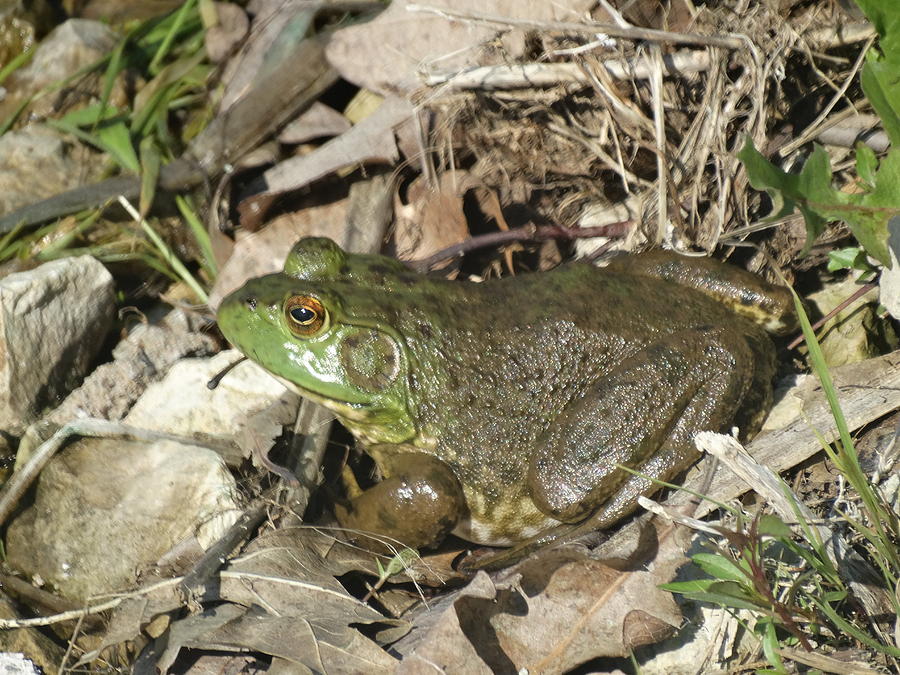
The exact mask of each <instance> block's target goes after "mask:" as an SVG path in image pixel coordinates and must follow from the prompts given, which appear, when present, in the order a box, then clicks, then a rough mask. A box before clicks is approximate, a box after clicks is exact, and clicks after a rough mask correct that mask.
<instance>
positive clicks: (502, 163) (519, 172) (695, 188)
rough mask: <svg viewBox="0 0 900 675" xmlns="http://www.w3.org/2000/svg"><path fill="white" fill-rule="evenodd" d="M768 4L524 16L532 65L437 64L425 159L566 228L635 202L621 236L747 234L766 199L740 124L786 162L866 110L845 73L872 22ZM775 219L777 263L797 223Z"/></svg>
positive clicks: (827, 6) (681, 242)
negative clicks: (609, 32)
mask: <svg viewBox="0 0 900 675" xmlns="http://www.w3.org/2000/svg"><path fill="white" fill-rule="evenodd" d="M710 4H711V5H712V3H710ZM778 5H779V3H774V2H767V3H756V2H746V1H737V0H735V1H730V2H722V3H718V4H717V6H715V8H709V7H707V8H700V9H697V10H696V13H695V14H694V16H693V18H692V19H691V20H690V21H689V22H687V23H686V24H685V25H683V26H682V27H681V30H682V32H681V33H677V32H674V33H675V34H676V37H674V38H671V39H665V40H659V41H656V40H653V41H643V42H635V41H633V40H630V39H616V40H614V41H613V40H598V39H597V37H596V36H595V35H592V34H591V32H590V30H589V29H588V28H585V29H584V30H582V31H576V30H573V29H572V26H571V25H568V24H567V25H565V26H561V25H559V24H547V25H545V26H542V27H540V28H538V27H531V28H532V32H531V33H530V40H531V43H530V44H532V45H533V47H534V49H533V50H532V53H530V54H529V56H530V59H529V61H528V63H521V64H513V63H510V64H509V65H508V66H507V67H505V69H503V68H500V69H480V70H479V71H477V73H475V76H476V77H473V73H432V74H431V80H432V81H433V82H436V83H437V82H443V83H442V84H435V85H434V86H433V87H431V88H429V89H428V90H426V91H424V92H423V93H422V95H421V98H420V101H421V105H422V106H423V107H424V108H426V109H428V110H430V111H431V112H432V113H434V115H435V120H436V123H435V126H434V129H435V131H434V134H433V136H432V138H433V145H432V147H434V148H436V152H435V153H434V161H435V163H436V164H437V166H438V168H439V169H440V168H442V167H450V166H456V167H460V166H466V167H469V168H470V169H471V171H472V172H473V173H475V174H476V175H477V176H479V177H480V178H481V179H482V180H483V181H484V182H485V183H486V184H487V185H490V186H493V187H494V188H495V189H496V190H497V192H498V194H499V195H500V197H501V201H502V202H503V203H504V204H507V205H508V204H514V203H521V204H527V205H528V206H530V207H532V208H534V209H536V210H537V212H538V213H539V214H540V215H541V216H542V217H543V218H545V219H546V220H548V221H552V222H556V223H560V224H563V225H567V226H578V225H579V224H582V222H583V220H584V216H585V214H586V213H592V212H593V213H596V212H597V210H598V209H601V210H602V209H603V208H605V205H608V204H614V203H618V202H621V201H623V200H626V199H629V200H630V202H631V203H633V204H637V205H639V207H638V208H639V211H640V215H639V218H638V219H637V220H638V227H639V236H636V237H630V238H629V246H642V245H645V244H646V245H649V244H650V243H654V244H660V243H661V244H664V245H668V246H674V247H677V248H699V249H703V250H712V249H713V248H715V247H716V245H717V244H718V243H720V242H722V241H723V239H726V238H728V237H732V236H735V235H738V236H740V237H741V238H745V237H747V236H748V233H749V232H752V231H753V230H756V229H759V228H758V226H757V225H755V223H754V221H756V220H757V219H758V218H759V217H760V216H761V215H765V213H764V212H765V208H766V207H765V206H764V205H763V204H761V201H760V197H759V195H758V194H757V193H755V191H753V190H751V189H749V185H748V181H747V176H746V173H745V172H744V171H743V169H742V168H741V166H740V163H739V162H738V160H737V159H736V157H735V154H736V152H737V150H738V149H739V148H740V147H741V145H742V144H743V142H744V139H745V137H747V136H749V137H750V138H752V140H753V142H754V144H755V145H756V146H757V147H758V148H761V149H762V150H763V152H765V153H769V154H771V153H774V152H776V151H777V150H778V149H779V148H785V150H786V153H785V154H786V155H787V157H786V160H785V161H786V162H787V165H790V164H791V163H792V162H794V161H795V159H796V158H797V157H798V156H802V155H803V154H805V153H806V152H808V151H809V148H810V146H809V143H808V142H809V141H810V140H812V139H814V138H815V137H816V136H817V135H818V133H820V132H821V131H822V130H823V129H825V128H827V127H828V126H830V125H831V120H832V119H833V118H835V117H837V116H840V117H844V118H846V116H847V115H848V114H851V115H856V114H858V113H859V112H863V111H865V109H866V108H867V104H866V103H865V101H864V100H863V99H862V94H861V93H860V92H859V91H858V87H857V85H856V84H855V81H856V79H855V75H856V71H857V68H858V56H859V54H860V52H861V50H862V49H863V48H864V46H865V42H864V40H865V39H866V33H865V32H864V31H859V30H857V29H856V27H855V26H853V25H849V26H848V23H849V22H850V21H851V20H852V17H848V16H846V15H845V14H844V13H842V9H841V8H840V7H839V6H838V5H837V3H836V2H822V3H799V4H798V3H796V2H795V3H786V2H782V3H780V6H781V7H780V8H779V6H778ZM476 18H477V19H478V20H480V21H483V20H484V17H473V18H471V19H466V18H465V17H458V20H462V21H465V20H473V21H474V20H476ZM848 34H849V35H850V38H849V39H850V40H852V42H851V43H849V44H848V42H847V38H846V37H842V35H844V36H846V35H848ZM678 35H683V36H687V37H689V38H690V39H689V40H688V39H687V37H686V38H685V41H688V42H691V43H692V44H691V45H690V46H686V45H684V44H675V43H676V42H678V41H679V40H678V37H677V36H678ZM704 36H708V38H706V37H704ZM707 39H708V41H709V44H706V45H704V44H703V42H704V40H707ZM720 44H727V45H739V46H738V48H734V47H732V46H727V47H723V46H718V45H720ZM606 45H614V49H612V48H610V47H609V46H606ZM664 59H665V61H666V63H665V64H664V63H663V60H664ZM673 64H677V70H676V69H675V66H673ZM619 71H624V72H619ZM616 75H622V76H623V77H621V78H619V77H615V76H616ZM529 77H531V78H534V79H536V78H540V83H541V85H542V86H540V87H536V86H530V84H529V79H528V78H529ZM554 77H556V79H555V80H554V79H553V78H554ZM467 78H468V79H467ZM532 81H534V80H532ZM554 82H555V84H554ZM654 83H656V86H654ZM810 111H813V112H812V114H811V112H810ZM819 111H824V114H819V115H818V116H816V113H818V112H819ZM847 111H851V112H849V113H848V112H847ZM804 130H806V131H807V132H808V133H803V132H804ZM798 137H799V138H798ZM794 138H798V140H799V141H800V143H797V144H793V145H792V146H788V144H789V142H790V141H791V140H792V139H794ZM657 158H659V159H660V160H661V161H658V160H657ZM781 227H782V230H783V231H782V232H780V234H779V236H778V237H775V238H772V237H770V238H769V239H770V243H769V247H770V249H771V250H770V252H771V253H774V254H775V257H776V259H778V260H779V261H785V260H787V259H790V258H791V257H792V256H793V255H794V254H795V253H796V252H797V251H798V250H799V247H800V246H801V245H802V243H803V241H802V239H803V237H802V228H801V229H800V230H799V231H798V230H797V228H796V226H795V224H794V223H792V222H788V223H787V224H783V225H782V226H781ZM731 233H735V235H732V234H731ZM829 236H830V238H832V239H833V238H834V237H840V236H842V231H836V232H832V233H829V234H828V236H826V240H827V239H828V238H829Z"/></svg>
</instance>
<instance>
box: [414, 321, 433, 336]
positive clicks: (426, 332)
mask: <svg viewBox="0 0 900 675" xmlns="http://www.w3.org/2000/svg"><path fill="white" fill-rule="evenodd" d="M416 328H417V329H418V330H419V335H421V336H422V337H423V338H425V339H426V340H428V339H430V338H431V337H433V336H434V332H433V331H432V330H431V326H429V325H428V324H427V323H420V324H419V325H418V326H416Z"/></svg>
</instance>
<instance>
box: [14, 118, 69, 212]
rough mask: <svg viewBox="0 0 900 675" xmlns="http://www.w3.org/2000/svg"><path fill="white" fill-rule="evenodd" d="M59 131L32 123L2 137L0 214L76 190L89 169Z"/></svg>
mask: <svg viewBox="0 0 900 675" xmlns="http://www.w3.org/2000/svg"><path fill="white" fill-rule="evenodd" d="M70 149H71V144H70V143H67V142H66V141H65V140H64V137H63V135H62V134H61V133H59V132H58V131H55V130H54V129H51V128H50V127H47V126H44V125H41V124H32V125H30V126H27V127H25V128H24V129H19V130H18V131H9V132H7V133H5V134H3V135H2V136H0V214H4V213H9V212H11V211H14V210H15V209H17V208H19V207H21V206H25V205H27V204H31V203H33V202H37V201H40V200H41V199H45V198H47V197H50V196H52V195H55V194H57V193H59V192H64V191H65V190H68V189H70V188H74V187H77V186H78V185H79V184H80V182H81V180H82V179H83V178H84V174H85V172H86V167H84V166H83V163H82V162H79V161H77V160H76V159H75V158H74V157H73V156H72V154H71V152H70Z"/></svg>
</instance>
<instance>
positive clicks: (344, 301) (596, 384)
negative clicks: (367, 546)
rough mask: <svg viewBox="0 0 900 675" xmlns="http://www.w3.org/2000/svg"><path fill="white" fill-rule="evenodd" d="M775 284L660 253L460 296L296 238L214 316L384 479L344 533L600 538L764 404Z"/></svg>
mask: <svg viewBox="0 0 900 675" xmlns="http://www.w3.org/2000/svg"><path fill="white" fill-rule="evenodd" d="M791 307H792V304H791V299H790V294H789V292H788V291H787V290H786V289H784V288H779V287H776V286H771V285H769V284H766V283H764V282H763V281H761V280H760V279H758V278H757V277H755V276H754V275H752V274H750V273H748V272H745V271H743V270H740V269H737V268H734V267H731V266H728V265H724V264H721V263H718V262H716V261H714V260H711V259H707V258H684V257H681V256H678V255H676V254H673V253H667V252H662V251H659V252H653V253H649V254H643V255H639V256H633V257H622V258H618V259H616V260H614V261H613V262H612V264H610V265H609V266H608V267H606V268H603V269H599V268H596V267H594V266H591V265H588V264H583V263H572V264H567V265H563V266H560V267H558V268H557V269H555V270H553V271H551V272H544V273H534V274H525V275H521V276H516V277H509V278H505V279H501V280H493V281H486V282H484V283H471V282H461V281H447V280H444V279H433V278H430V277H426V276H424V275H421V274H417V273H414V272H411V271H410V270H408V269H407V268H406V267H404V266H403V265H402V264H401V263H400V262H398V261H396V260H393V259H391V258H387V257H384V256H378V255H354V254H350V253H345V252H344V251H342V250H341V249H340V248H339V247H338V246H337V245H336V244H334V243H333V242H331V241H330V240H327V239H321V238H308V239H303V240H301V241H300V242H299V243H297V245H296V246H295V247H294V248H293V250H292V251H291V253H290V255H289V256H288V259H287V261H286V263H285V266H284V270H283V271H282V272H279V273H276V274H270V275H267V276H264V277H260V278H257V279H252V280H250V281H248V282H247V283H246V284H245V285H244V286H243V287H242V288H241V289H239V290H237V291H235V292H234V293H232V294H231V295H229V296H228V297H227V298H226V299H225V300H224V301H223V303H222V305H221V307H220V308H219V313H218V319H219V325H220V327H221V330H222V332H223V333H224V335H225V337H226V338H227V339H228V340H229V341H230V342H231V343H232V344H234V345H235V346H236V347H237V348H238V349H240V350H241V351H242V352H243V353H244V354H246V355H247V356H248V357H249V358H250V359H252V360H253V361H256V362H257V363H259V364H260V365H262V366H263V367H264V368H266V369H267V370H268V371H270V372H271V373H273V374H274V375H276V376H278V377H280V378H281V379H283V380H286V381H288V382H289V383H291V384H293V385H294V386H295V387H296V388H297V389H298V390H299V391H300V392H301V393H302V394H303V395H304V396H307V397H309V398H311V399H313V400H315V401H317V402H319V403H321V404H322V405H324V406H326V407H328V408H330V409H331V410H332V411H334V413H335V415H336V416H337V417H338V419H339V420H340V421H341V422H342V423H343V424H344V425H345V426H346V427H347V428H348V429H349V430H350V431H351V432H352V433H353V435H354V436H355V437H356V438H357V440H358V442H359V443H360V444H361V445H362V447H363V449H364V450H365V451H366V452H367V453H368V454H370V455H371V456H372V458H373V459H374V461H375V463H376V464H377V466H378V469H379V472H380V474H381V476H382V481H381V482H380V483H377V484H376V485H375V486H374V487H372V488H370V489H369V490H366V491H365V492H362V493H361V494H357V495H354V496H353V499H352V500H351V503H350V505H349V507H346V508H341V509H339V511H338V515H339V519H340V520H341V522H342V524H343V525H345V526H347V527H352V528H355V529H360V530H365V531H372V532H378V533H381V534H384V535H386V536H390V537H394V538H396V539H399V540H400V541H402V542H404V543H405V544H407V545H409V546H413V547H422V546H428V545H433V544H435V543H437V542H439V541H440V540H441V539H443V538H444V536H446V534H447V533H449V532H453V533H455V534H457V535H459V536H460V537H463V538H465V539H467V540H470V541H473V542H476V543H480V544H488V545H511V544H515V543H517V542H521V541H523V540H525V539H528V538H531V537H534V536H536V535H539V534H541V533H544V532H547V531H548V530H551V529H553V528H556V527H558V526H560V525H563V524H572V523H578V522H580V521H584V520H585V519H586V518H588V517H591V522H592V523H595V524H596V525H597V527H605V526H608V525H610V524H612V523H614V522H615V521H616V520H618V519H620V518H622V517H623V516H625V515H627V514H628V513H630V512H631V511H633V510H634V508H635V505H636V500H637V497H638V496H639V495H642V494H648V493H650V492H652V491H653V489H654V484H653V483H652V482H651V481H650V480H648V479H647V478H645V477H641V476H635V475H633V474H630V473H628V472H626V471H624V470H622V469H621V468H617V465H624V466H627V467H631V468H633V469H634V470H636V471H639V472H641V473H642V474H645V475H646V476H649V477H652V478H656V479H659V480H663V481H667V480H670V479H671V478H673V477H674V476H675V475H676V474H678V473H680V472H681V471H683V470H684V469H685V468H686V467H687V466H688V465H690V464H691V463H692V462H693V461H694V460H695V459H696V457H697V451H696V450H695V448H694V445H693V442H692V438H693V436H694V435H695V434H696V433H697V432H698V431H701V430H728V429H730V428H731V427H732V425H738V426H740V427H741V429H742V430H743V431H744V432H745V433H747V432H752V431H754V430H755V428H757V427H758V424H759V423H760V422H761V419H762V416H763V415H764V414H765V412H766V410H767V409H768V406H769V404H770V399H771V380H772V376H773V374H774V369H775V354H774V348H773V346H772V343H771V341H770V339H769V337H768V335H767V334H766V333H765V331H764V329H763V327H762V324H768V327H769V328H777V327H778V326H779V325H780V324H784V323H786V322H788V321H790V319H789V316H790V314H789V313H790V311H791Z"/></svg>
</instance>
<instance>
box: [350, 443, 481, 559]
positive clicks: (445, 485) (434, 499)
mask: <svg viewBox="0 0 900 675" xmlns="http://www.w3.org/2000/svg"><path fill="white" fill-rule="evenodd" d="M379 466H380V468H381V470H382V472H383V473H384V474H385V478H384V480H382V481H381V482H379V483H376V484H375V485H374V486H372V487H371V488H369V489H368V490H364V491H361V492H359V494H357V495H355V496H351V499H350V505H349V507H346V506H342V505H336V506H335V515H336V516H337V519H338V522H339V523H340V524H341V526H342V527H345V528H348V529H350V530H354V531H356V533H362V532H365V533H373V534H375V535H380V537H377V536H376V537H373V539H374V540H377V541H381V542H382V543H388V544H389V547H390V546H395V545H396V544H397V542H400V543H402V544H403V545H405V546H408V547H410V548H415V549H419V548H424V547H428V546H434V545H436V544H438V543H440V542H441V541H442V540H443V539H444V537H446V536H447V535H448V534H449V533H450V531H451V530H452V529H453V528H454V527H455V526H456V524H457V522H458V521H459V520H460V518H461V517H462V516H463V514H464V512H465V508H466V502H465V498H464V496H463V490H462V485H460V483H459V480H458V479H457V478H456V475H455V474H454V473H453V471H452V470H451V469H450V467H449V466H448V465H447V464H445V463H444V462H442V461H441V460H439V459H437V458H436V457H433V456H431V455H426V454H424V453H418V452H409V453H407V452H404V453H398V454H391V455H389V457H388V458H387V459H386V461H384V462H382V463H381V464H380V465H379ZM383 540H384V541H383Z"/></svg>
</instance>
